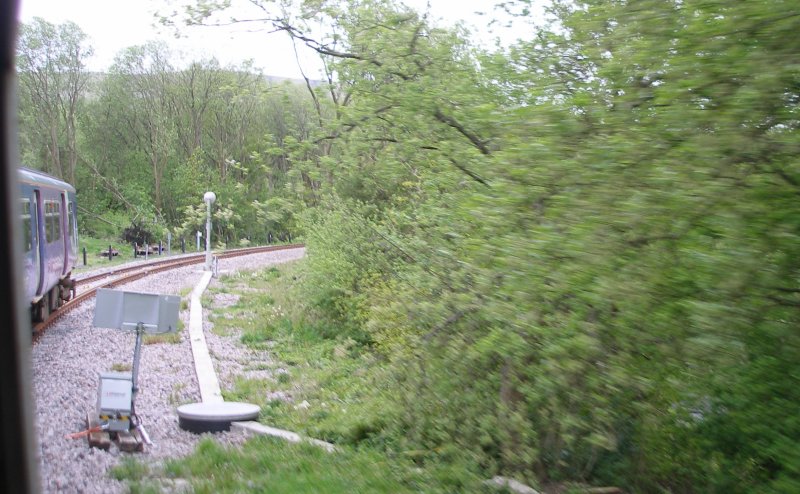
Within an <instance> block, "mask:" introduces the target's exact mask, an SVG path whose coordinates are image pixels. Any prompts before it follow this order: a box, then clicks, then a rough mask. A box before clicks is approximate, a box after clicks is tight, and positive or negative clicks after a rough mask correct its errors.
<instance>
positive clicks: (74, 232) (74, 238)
mask: <svg viewBox="0 0 800 494" xmlns="http://www.w3.org/2000/svg"><path fill="white" fill-rule="evenodd" d="M67 208H68V209H67V214H68V218H69V244H70V247H71V248H72V252H71V253H70V254H71V255H70V260H71V261H72V262H73V263H75V262H77V259H78V221H77V219H78V216H77V215H78V212H77V211H76V210H75V201H74V200H73V197H70V196H69V195H67Z"/></svg>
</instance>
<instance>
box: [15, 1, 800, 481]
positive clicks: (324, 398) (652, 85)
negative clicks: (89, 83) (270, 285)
mask: <svg viewBox="0 0 800 494" xmlns="http://www.w3.org/2000/svg"><path fill="white" fill-rule="evenodd" d="M299 3H301V4H302V7H303V9H302V12H303V13H302V15H300V16H299V17H292V11H291V9H289V10H285V11H281V12H276V13H275V16H274V17H272V18H270V22H272V23H273V26H274V27H276V28H278V29H283V30H286V31H288V32H291V33H292V34H293V35H294V36H295V39H297V40H304V41H305V42H306V43H307V44H308V45H309V46H311V47H312V48H313V49H315V50H317V51H318V53H320V54H321V56H323V57H324V58H325V62H326V67H327V70H328V71H329V73H328V75H329V81H331V82H330V83H329V84H324V85H321V86H318V87H316V88H312V89H313V91H312V92H308V93H306V92H302V91H304V89H303V88H297V87H294V86H287V85H283V86H270V85H268V84H265V82H264V81H263V79H261V78H260V77H259V76H258V75H254V74H252V73H246V72H242V71H238V72H237V71H234V70H224V69H220V68H219V67H218V66H217V65H216V64H215V63H209V64H205V65H204V64H196V65H194V66H192V67H190V68H189V69H187V70H185V71H178V70H175V69H173V68H172V67H169V66H168V64H166V63H165V60H167V57H166V52H165V51H164V49H163V47H158V46H156V45H150V46H146V47H137V48H132V49H131V50H128V51H126V52H125V53H123V54H121V55H120V57H119V59H118V64H117V66H116V67H115V69H114V71H113V74H111V75H110V76H109V77H107V78H104V79H103V80H102V81H99V82H98V86H97V88H96V91H97V92H96V94H97V95H98V97H97V99H94V100H92V102H91V104H87V105H86V106H87V109H86V113H85V116H84V118H83V119H78V121H79V122H80V123H81V129H84V131H83V133H82V134H81V135H82V136H83V138H82V139H81V140H80V141H79V142H80V144H81V146H83V147H82V151H83V155H84V156H86V157H87V158H85V159H86V163H87V169H86V170H83V171H82V170H77V172H78V173H77V180H78V185H79V192H80V194H81V199H82V201H85V202H88V203H89V204H91V206H88V207H87V209H88V210H91V211H103V212H104V216H103V217H106V216H105V211H109V210H111V211H126V212H127V214H128V215H129V216H132V217H133V218H132V219H136V218H138V217H145V218H150V217H152V216H156V217H157V218H158V222H159V224H161V225H163V226H170V227H177V226H178V225H183V228H184V230H185V231H187V232H191V231H192V230H193V229H201V228H200V227H201V226H202V221H203V218H204V213H205V211H204V208H203V204H202V202H201V200H200V197H194V196H193V195H192V194H195V195H196V192H195V191H196V188H197V187H199V188H201V189H202V188H206V189H210V190H214V191H215V192H217V195H218V197H219V204H218V207H219V209H218V211H217V212H216V213H215V221H216V225H217V226H215V228H217V229H218V230H217V232H216V233H217V234H218V235H225V236H230V237H231V240H233V241H234V242H239V241H243V240H246V241H247V242H251V241H252V242H258V241H260V240H261V239H266V238H268V235H269V234H270V233H272V234H273V236H276V237H277V236H282V237H283V238H284V239H288V234H290V233H291V234H293V235H294V236H295V238H296V237H297V233H298V232H302V233H303V235H304V238H305V241H306V244H307V254H308V258H309V259H308V263H307V264H306V265H305V266H304V267H303V268H302V269H300V270H298V271H297V272H296V273H294V274H293V277H297V280H294V279H292V280H291V281H292V282H293V283H291V284H292V285H293V288H292V291H291V293H295V294H296V297H295V298H294V299H293V300H295V301H294V302H289V301H288V299H282V298H281V297H280V296H279V295H278V294H277V293H273V292H271V293H270V294H269V296H270V297H271V300H267V299H266V298H265V299H263V300H260V301H258V302H255V301H253V300H250V303H251V304H254V305H247V306H246V307H255V308H254V309H252V312H247V311H244V309H242V308H243V307H245V305H242V308H240V307H237V310H239V309H242V313H241V314H237V316H236V317H235V318H232V319H226V318H218V319H217V320H216V324H218V326H219V328H220V330H221V331H233V330H241V331H242V332H243V341H244V342H246V343H247V344H248V345H252V346H254V347H257V348H262V349H266V348H269V347H271V345H273V344H274V343H275V342H279V343H280V345H281V346H282V349H281V350H280V351H281V352H283V353H282V354H281V357H282V359H283V360H284V362H285V363H286V365H287V366H289V367H291V370H289V371H288V372H287V373H285V374H281V376H285V377H280V378H276V381H277V386H285V387H288V386H301V385H305V383H298V379H299V378H300V376H305V377H307V378H309V379H311V380H312V381H314V383H316V384H314V385H308V386H307V387H301V389H303V392H307V393H309V394H308V398H309V399H308V401H309V402H312V401H314V402H315V404H316V403H317V402H316V401H315V400H319V403H322V402H325V403H329V402H333V401H334V399H338V400H344V401H347V400H352V403H353V404H354V405H353V406H351V407H348V412H347V413H346V414H345V413H344V412H341V411H339V412H337V411H335V410H334V411H331V410H329V409H324V408H323V407H321V406H314V407H311V408H309V409H308V410H310V411H303V412H301V411H298V410H295V411H291V410H287V407H285V406H284V405H283V404H281V403H270V404H265V405H267V409H268V410H269V412H268V413H269V414H270V417H271V418H274V419H275V420H280V419H279V417H290V418H289V419H287V420H290V421H293V422H291V423H292V424H293V425H300V424H301V423H306V424H312V425H309V426H307V427H308V428H309V429H308V430H311V431H313V432H317V433H320V434H321V435H323V436H326V437H330V438H335V439H336V440H337V441H342V442H346V443H358V444H364V443H371V444H380V445H381V446H382V447H385V448H386V451H389V452H391V454H397V452H398V451H403V452H407V453H408V456H409V458H411V459H412V460H413V461H416V462H418V463H420V464H422V465H426V464H430V463H431V462H432V463H434V464H438V465H442V464H450V465H452V467H453V468H457V467H458V466H461V465H465V464H469V465H479V466H480V469H481V472H482V474H483V475H485V476H490V475H494V474H496V473H501V474H504V475H509V476H514V477H517V478H520V479H522V480H527V481H529V482H531V483H532V484H534V485H555V486H556V488H558V487H564V488H566V487H565V486H568V485H573V483H575V482H578V483H579V484H585V483H587V482H588V483H590V484H604V485H609V484H610V485H619V486H623V487H624V488H625V490H626V491H627V490H630V491H631V492H726V493H727V492H732V493H737V492H792V491H796V490H798V489H800V474H798V472H800V456H799V455H798V449H797V447H796V444H797V439H798V438H799V437H800V423H799V422H798V421H797V419H796V416H797V413H796V410H795V408H796V403H798V402H800V395H799V394H798V393H800V391H798V390H800V386H798V384H800V383H799V382H798V381H799V380H800V377H799V376H800V367H798V366H799V365H800V364H799V363H798V362H800V339H799V337H798V334H797V331H795V328H796V327H797V324H798V322H800V321H798V317H800V314H798V307H800V298H799V297H800V286H799V285H798V279H800V277H799V274H800V264H798V262H799V261H798V259H800V231H799V230H798V225H799V224H800V221H798V220H800V209H798V201H797V195H798V192H800V161H798V159H797V156H798V146H797V142H798V139H797V138H798V135H797V133H798V122H799V121H800V120H798V117H797V115H798V104H799V103H800V89H799V88H800V78H799V73H798V70H797V67H798V66H800V59H798V57H799V56H800V55H798V54H800V38H798V37H797V36H796V35H795V33H796V32H797V30H798V27H800V17H798V15H797V13H796V5H794V3H793V2H787V1H781V0H765V1H760V2H755V1H753V2H739V1H722V0H720V1H711V2H709V1H700V0H683V1H663V0H639V1H636V2H634V1H618V0H591V1H585V2H578V3H575V2H572V1H566V0H564V1H560V0H558V1H554V2H553V3H552V5H551V7H550V10H549V16H550V17H549V19H550V24H548V25H545V26H543V27H542V28H540V29H537V30H533V31H531V35H530V36H529V37H528V38H527V39H523V40H520V41H519V42H518V43H517V44H515V45H514V46H512V47H510V48H509V49H507V50H497V51H496V52H494V53H484V52H482V51H480V50H478V49H476V48H474V47H473V46H471V45H470V43H469V41H468V36H467V34H466V33H464V32H462V31H460V30H458V29H456V30H445V29H441V28H438V27H436V26H433V25H431V24H430V23H429V21H428V20H427V19H426V18H425V17H423V16H421V15H419V14H418V13H416V12H413V11H410V10H408V9H406V8H404V7H402V6H401V5H399V4H397V3H395V2H392V1H377V0H376V1H372V0H367V1H361V0H359V1H347V0H341V1H331V2H299ZM530 3H531V2H529V1H526V0H519V1H516V2H505V4H504V5H505V7H506V8H507V9H509V10H511V11H517V12H520V14H519V15H520V16H522V19H520V20H521V21H525V20H527V19H525V18H526V17H530V16H531V15H532V14H531V12H532V11H531V10H530V9H529V8H528V7H529V5H530ZM202 7H203V8H202V9H199V10H197V11H192V10H190V11H189V14H190V15H191V14H192V13H193V12H194V13H195V14H197V15H199V17H196V18H195V20H197V19H203V18H206V17H207V16H208V15H211V14H212V13H213V12H214V10H215V9H216V8H218V7H219V6H214V5H204V6H202ZM269 7H271V5H270V6H269ZM269 12H270V11H269V9H267V17H268V18H269ZM312 25H313V26H333V27H334V29H333V30H332V32H331V33H329V34H322V35H321V36H320V37H319V38H318V39H317V40H311V39H310V38H308V37H307V36H305V35H304V34H305V33H304V29H306V28H308V26H312ZM311 31H312V29H311V28H308V32H311ZM315 32H316V31H315ZM134 75H135V76H134ZM201 88H209V89H210V88H213V89H214V90H209V91H208V92H203V91H199V89H201ZM194 89H197V90H198V91H194ZM200 94H207V95H209V97H208V99H207V100H203V101H198V100H195V99H192V95H200ZM137 95H144V96H142V97H139V96H137ZM312 95H313V97H312ZM168 102H169V103H168ZM21 107H22V108H23V115H22V118H20V121H21V125H22V127H23V134H24V135H26V136H33V135H34V134H35V132H34V131H41V129H38V128H34V123H33V122H34V120H35V119H34V118H33V117H34V116H35V113H34V112H33V111H32V110H31V108H32V107H31V106H28V107H26V106H25V105H21ZM26 108H27V109H26ZM198 108H206V110H205V111H204V112H203V113H202V114H201V113H199V112H197V111H195V110H197V109H198ZM123 122H124V125H123V124H122V123H123ZM120 129H128V130H125V131H123V130H120ZM45 130H46V129H45ZM41 135H45V134H41ZM29 140H30V138H29ZM68 140H69V139H66V141H68ZM31 142H33V141H32V140H31ZM26 149H32V148H31V147H30V146H28V148H26ZM29 152H30V151H29ZM116 172H119V173H120V175H119V178H109V177H117V175H115V174H114V173H116ZM86 222H87V225H88V227H89V228H90V229H92V230H95V229H97V230H99V229H100V228H101V227H98V226H96V225H95V224H94V223H93V222H92V220H91V219H87V220H86ZM269 276H270V275H265V274H259V275H256V276H251V277H250V278H248V279H246V281H247V282H248V283H253V284H257V285H258V284H261V283H266V282H269V281H275V279H274V278H272V279H270V278H269ZM234 281H235V280H234ZM240 281H241V282H243V281H245V279H240V280H238V281H235V282H237V283H238V282H240ZM280 281H281V282H288V281H287V280H286V277H284V276H281V277H280ZM294 282H296V283H294ZM295 290H296V291H295ZM378 363H379V364H378ZM363 369H367V370H366V371H363V372H365V374H359V372H357V371H359V370H363ZM376 376H380V378H381V379H380V389H381V390H383V391H382V392H381V393H379V394H378V393H370V392H369V391H368V390H369V389H370V388H372V387H377V386H378V385H377V384H376V381H375V380H374V379H375V378H376ZM319 383H324V385H323V384H319ZM265 386H266V383H265V382H243V383H241V386H240V388H241V389H239V390H238V391H237V392H238V393H240V394H241V395H242V396H249V395H251V394H258V393H261V394H262V395H263V391H264V389H265ZM286 389H288V388H286ZM325 389H330V390H331V391H329V392H330V393H331V394H325V393H326V391H323V390H325ZM354 410H355V411H354ZM378 410H388V413H386V414H384V415H381V414H380V413H379V412H378ZM456 453H457V454H456ZM464 458H468V459H469V460H468V461H467V460H464ZM442 475H443V476H444V477H445V478H447V477H448V475H447V473H442ZM209 482H213V481H212V480H209ZM234 482H235V481H234ZM256 482H257V481H256ZM235 485H237V486H238V485H239V484H235ZM447 485H455V484H447ZM211 486H212V484H211V483H209V484H208V486H207V487H203V488H204V489H209V490H211V489H212V487H211ZM214 486H215V487H219V486H218V485H216V484H214ZM452 490H458V488H454V489H452Z"/></svg>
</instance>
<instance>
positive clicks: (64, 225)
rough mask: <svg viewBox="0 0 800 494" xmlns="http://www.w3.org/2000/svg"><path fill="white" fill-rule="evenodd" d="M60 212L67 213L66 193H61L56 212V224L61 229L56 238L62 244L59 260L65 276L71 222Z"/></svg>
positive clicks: (68, 266)
mask: <svg viewBox="0 0 800 494" xmlns="http://www.w3.org/2000/svg"><path fill="white" fill-rule="evenodd" d="M62 211H63V212H64V213H67V193H66V192H62V193H61V205H60V208H59V211H58V213H59V215H58V223H59V226H60V227H61V231H60V232H59V233H60V235H59V237H58V238H59V240H60V241H61V244H62V249H61V253H62V254H61V259H62V263H61V274H62V275H65V274H67V273H69V270H70V265H69V258H70V255H69V254H70V249H71V247H72V242H70V239H69V237H70V229H69V224H70V223H71V222H70V221H69V220H68V219H67V218H66V216H68V215H67V214H62Z"/></svg>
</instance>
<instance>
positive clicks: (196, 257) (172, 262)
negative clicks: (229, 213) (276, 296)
mask: <svg viewBox="0 0 800 494" xmlns="http://www.w3.org/2000/svg"><path fill="white" fill-rule="evenodd" d="M301 247H304V244H289V245H270V246H264V247H248V248H244V249H233V250H227V251H223V252H220V253H219V254H218V255H217V257H218V258H223V259H227V258H231V257H239V256H247V255H254V254H261V253H264V252H273V251H280V250H290V249H297V248H301ZM203 262H205V254H204V253H203V254H193V255H190V256H184V257H181V258H179V259H167V260H159V261H156V262H150V263H146V264H138V265H136V266H128V267H122V268H119V269H116V270H113V271H108V272H106V273H102V274H98V275H92V276H87V277H85V278H80V279H76V280H75V282H76V286H77V285H79V284H81V285H85V284H87V283H89V282H91V281H97V280H100V279H104V278H109V277H112V276H117V277H116V278H114V279H112V280H109V281H106V282H104V283H101V284H99V285H97V286H94V287H92V288H90V289H88V290H86V291H85V292H83V293H81V294H80V295H76V296H75V297H73V298H72V300H70V301H69V302H67V303H65V304H64V305H62V306H61V307H59V308H58V310H56V311H55V312H52V313H51V314H50V315H49V316H48V317H47V319H45V320H44V321H42V322H40V323H37V324H35V325H34V326H33V335H32V341H33V343H36V342H37V341H39V338H41V337H42V335H43V334H44V333H45V331H46V330H47V328H49V327H50V326H52V325H53V323H55V322H56V321H57V320H58V319H59V318H61V317H62V316H64V315H65V314H67V313H68V312H70V311H71V310H73V309H75V308H77V307H78V306H80V305H81V304H82V303H84V302H86V301H87V300H89V299H90V298H92V297H94V296H95V294H96V293H97V290H98V289H100V288H114V287H116V286H119V285H124V284H126V283H131V282H133V281H136V280H138V279H140V278H144V277H145V276H149V275H151V274H156V273H160V272H163V271H168V270H170V269H177V268H181V267H185V266H190V265H192V264H201V263H203Z"/></svg>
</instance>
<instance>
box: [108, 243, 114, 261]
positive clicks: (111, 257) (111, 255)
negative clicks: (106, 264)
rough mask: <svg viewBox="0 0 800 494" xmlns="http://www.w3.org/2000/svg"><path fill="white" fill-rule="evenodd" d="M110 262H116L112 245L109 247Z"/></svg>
mask: <svg viewBox="0 0 800 494" xmlns="http://www.w3.org/2000/svg"><path fill="white" fill-rule="evenodd" d="M108 260H109V261H113V260H114V253H113V252H112V251H111V246H110V245H109V246H108Z"/></svg>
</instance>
